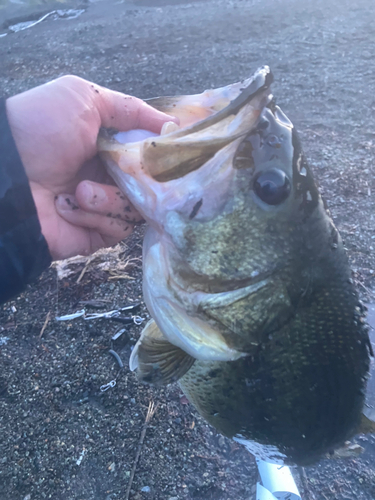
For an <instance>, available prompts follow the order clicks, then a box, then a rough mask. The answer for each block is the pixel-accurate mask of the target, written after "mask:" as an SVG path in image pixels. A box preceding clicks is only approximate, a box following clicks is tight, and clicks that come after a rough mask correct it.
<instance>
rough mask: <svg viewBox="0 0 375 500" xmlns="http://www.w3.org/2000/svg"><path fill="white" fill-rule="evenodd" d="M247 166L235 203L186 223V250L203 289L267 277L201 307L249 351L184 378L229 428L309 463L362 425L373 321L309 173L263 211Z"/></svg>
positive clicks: (207, 410)
mask: <svg viewBox="0 0 375 500" xmlns="http://www.w3.org/2000/svg"><path fill="white" fill-rule="evenodd" d="M301 158H302V159H303V157H302V156H301ZM303 161H304V160H303ZM304 165H305V168H306V169H308V166H307V164H306V163H304ZM245 175H246V171H245V172H241V173H240V174H239V178H240V180H239V183H241V184H242V185H243V186H244V189H243V190H242V191H241V190H239V191H237V193H236V195H235V196H234V205H232V206H234V207H236V204H237V206H240V205H241V204H242V206H241V207H240V209H239V210H238V212H237V213H236V211H234V212H233V211H231V212H230V211H229V210H228V214H227V215H226V214H225V213H224V214H223V215H221V219H219V220H218V219H216V220H215V221H210V222H208V223H207V222H205V223H204V224H203V223H199V222H195V223H194V221H192V223H190V224H187V226H186V230H185V231H186V233H185V237H186V246H185V247H184V248H181V249H180V251H181V252H182V253H184V254H185V258H186V262H187V263H188V265H189V271H190V275H191V271H192V270H193V271H194V273H196V275H197V276H206V277H207V276H209V277H210V279H209V280H206V281H205V280H204V279H202V282H204V281H205V282H206V283H208V287H207V289H208V290H210V289H213V290H214V291H216V290H217V289H220V287H221V286H223V287H224V285H223V284H224V283H226V282H228V280H229V279H230V282H231V283H233V288H235V287H236V280H240V281H241V280H244V279H245V278H246V276H250V274H251V273H252V272H253V271H254V270H258V271H259V273H260V274H259V279H262V278H263V277H264V276H270V277H271V278H270V281H269V284H268V285H267V286H266V287H265V288H263V289H261V290H260V291H259V292H257V293H256V294H254V295H251V296H249V297H247V298H245V299H242V300H241V301H238V302H235V303H234V304H232V305H230V306H227V307H222V308H219V309H212V310H210V311H205V312H202V317H205V318H206V319H209V320H211V321H212V320H214V321H215V324H216V325H217V326H219V327H220V328H221V331H222V332H223V333H224V335H225V336H226V339H227V342H228V344H229V345H233V346H235V347H237V348H239V347H240V348H241V349H242V350H244V351H245V352H248V353H249V355H248V356H247V357H246V358H243V359H240V360H238V361H234V362H205V361H198V360H197V361H196V362H195V363H194V365H193V367H192V368H191V369H190V370H189V372H188V373H187V374H186V375H185V376H184V377H183V378H182V379H181V380H180V384H181V387H182V389H183V391H184V392H185V393H186V395H187V396H188V398H189V399H190V400H191V401H192V402H193V404H194V405H195V406H196V408H197V409H198V411H199V412H200V413H201V414H202V415H203V416H204V417H205V418H206V419H207V420H208V421H209V422H210V423H211V424H212V425H213V426H214V427H216V429H218V430H219V431H220V432H222V433H223V434H225V435H226V436H230V437H233V436H236V435H239V434H240V435H241V436H243V437H244V438H246V439H249V440H255V441H257V442H259V443H262V444H268V443H269V444H273V445H277V446H278V447H279V449H280V451H282V452H285V454H286V455H287V456H288V457H289V459H290V460H291V461H292V462H295V463H299V464H303V463H309V462H311V461H313V460H315V459H316V458H317V457H318V456H319V455H321V454H322V453H324V452H327V451H329V450H330V449H333V448H334V447H335V446H337V445H339V444H340V443H341V442H343V441H344V440H345V439H347V438H348V437H349V436H350V435H351V434H353V432H354V430H355V428H356V426H357V425H358V422H359V418H360V414H361V409H362V406H363V399H364V390H365V382H366V374H367V371H368V368H369V353H368V335H367V327H366V325H365V323H364V321H363V318H362V312H361V308H360V306H359V301H358V296H357V293H356V291H355V289H354V286H353V284H352V281H351V279H350V276H351V273H350V269H349V266H348V261H347V257H346V255H345V251H344V248H343V245H342V242H341V239H340V237H339V235H338V233H337V230H336V228H335V227H334V225H333V223H332V221H331V220H330V218H329V216H328V215H327V213H326V210H325V209H324V207H323V203H322V200H321V198H320V197H319V195H318V193H317V190H316V188H315V185H314V184H313V180H312V177H311V173H310V171H309V170H308V175H307V178H306V180H305V185H304V187H303V188H301V186H299V185H298V184H297V182H298V173H297V172H296V170H295V171H294V189H295V191H294V193H295V196H292V197H291V199H290V200H289V201H288V203H286V204H285V205H284V206H283V207H282V208H281V209H280V210H277V209H276V210H272V211H268V212H267V211H264V210H262V209H261V208H258V207H257V206H254V203H253V202H252V200H251V198H250V197H249V196H247V197H246V196H245V189H246V186H247V184H248V183H246V182H244V176H245ZM307 189H308V190H309V191H310V194H311V195H312V196H310V198H312V199H311V200H310V202H309V203H307V202H306V197H305V198H304V197H303V194H304V192H306V190H307ZM241 193H243V194H241ZM303 198H304V200H305V201H303ZM244 200H245V201H244ZM246 203H248V207H247V208H246ZM210 225H211V227H212V230H210V229H211V227H210ZM223 235H225V237H223ZM205 248H206V249H207V248H210V249H211V253H208V252H207V251H206V252H204V249H205ZM229 248H231V249H232V250H231V251H230V250H229ZM185 272H186V271H182V276H183V277H185ZM186 276H188V273H187V272H186Z"/></svg>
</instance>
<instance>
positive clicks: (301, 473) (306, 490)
mask: <svg viewBox="0 0 375 500" xmlns="http://www.w3.org/2000/svg"><path fill="white" fill-rule="evenodd" d="M298 472H299V476H300V479H301V483H302V486H303V490H304V494H305V495H306V496H307V498H308V500H315V495H314V493H313V492H312V491H311V489H310V486H309V481H308V479H307V475H306V470H305V468H304V467H301V466H300V467H298ZM322 494H323V493H322Z"/></svg>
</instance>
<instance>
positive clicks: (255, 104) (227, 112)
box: [141, 67, 272, 182]
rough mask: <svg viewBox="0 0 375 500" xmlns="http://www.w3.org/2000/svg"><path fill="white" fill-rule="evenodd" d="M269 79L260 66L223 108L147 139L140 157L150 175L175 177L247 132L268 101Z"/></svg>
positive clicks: (163, 179) (205, 160)
mask: <svg viewBox="0 0 375 500" xmlns="http://www.w3.org/2000/svg"><path fill="white" fill-rule="evenodd" d="M271 82H272V73H271V72H270V70H269V68H268V67H265V68H261V69H260V70H258V72H257V73H256V74H255V75H254V77H253V78H252V79H251V80H250V81H249V83H248V85H247V86H246V87H245V88H243V89H241V93H240V94H239V95H238V96H237V97H236V98H235V99H234V100H233V101H231V102H230V103H229V104H228V105H227V106H226V107H225V108H224V109H222V110H220V111H218V112H217V113H215V114H213V115H211V116H209V117H208V118H206V119H204V120H201V121H199V122H198V123H195V124H194V125H191V126H190V127H187V128H184V129H180V130H176V131H175V132H172V133H167V135H161V136H159V137H156V138H152V139H146V140H145V141H144V142H143V146H142V152H141V157H142V163H143V165H144V166H145V167H146V169H147V171H148V172H149V174H150V175H151V176H152V177H153V178H154V179H156V180H157V181H160V182H165V181H169V180H173V179H178V178H180V177H182V176H184V175H186V174H187V173H189V172H192V171H193V170H196V169H198V168H199V167H200V166H202V165H203V164H204V163H206V162H207V161H208V160H209V159H210V158H212V157H213V156H214V155H215V154H216V153H217V152H218V151H219V150H220V149H222V148H223V147H224V146H226V145H227V144H229V143H231V142H233V141H234V140H235V139H237V138H239V137H241V136H243V135H245V134H247V133H249V132H250V131H251V130H252V129H253V128H254V127H255V126H256V124H257V122H258V119H259V116H260V114H261V111H262V110H263V108H264V107H265V106H266V105H267V104H268V103H269V101H270V89H269V87H270V84H271Z"/></svg>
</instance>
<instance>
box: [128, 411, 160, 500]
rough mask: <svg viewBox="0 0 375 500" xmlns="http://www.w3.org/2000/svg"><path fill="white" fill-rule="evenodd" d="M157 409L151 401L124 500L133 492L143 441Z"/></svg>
mask: <svg viewBox="0 0 375 500" xmlns="http://www.w3.org/2000/svg"><path fill="white" fill-rule="evenodd" d="M157 408H158V405H156V406H155V405H154V402H153V401H150V404H149V405H148V409H147V415H146V419H145V423H144V424H143V427H142V431H141V435H140V437H139V443H138V449H137V453H136V455H135V459H134V464H133V468H132V471H131V473H130V477H129V483H128V487H127V488H126V493H125V499H124V500H129V495H130V490H131V487H132V484H133V479H134V475H135V470H136V468H137V464H138V460H139V457H140V456H141V452H142V447H143V441H144V439H145V436H146V431H147V427H148V424H149V422H150V420H151V419H152V417H153V416H154V414H155V412H156V410H157Z"/></svg>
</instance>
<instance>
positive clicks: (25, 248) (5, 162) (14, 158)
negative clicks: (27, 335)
mask: <svg viewBox="0 0 375 500" xmlns="http://www.w3.org/2000/svg"><path fill="white" fill-rule="evenodd" d="M50 263H51V256H50V253H49V250H48V246H47V242H46V240H45V239H44V237H43V235H42V233H41V228H40V224H39V220H38V215H37V211H36V208H35V203H34V199H33V197H32V194H31V190H30V186H29V181H28V178H27V176H26V174H25V170H24V168H23V165H22V161H21V158H20V155H19V153H18V151H17V148H16V145H15V142H14V139H13V137H12V133H11V131H10V127H9V124H8V120H7V116H6V110H5V100H4V99H0V303H3V302H5V301H6V300H8V299H10V298H12V297H13V296H14V295H16V294H18V293H20V292H21V291H22V290H23V289H24V288H25V286H26V285H27V284H28V283H31V282H32V281H33V280H35V279H36V278H37V277H38V276H39V275H40V273H41V272H42V271H43V270H44V269H46V268H47V267H48V266H49V265H50Z"/></svg>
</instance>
